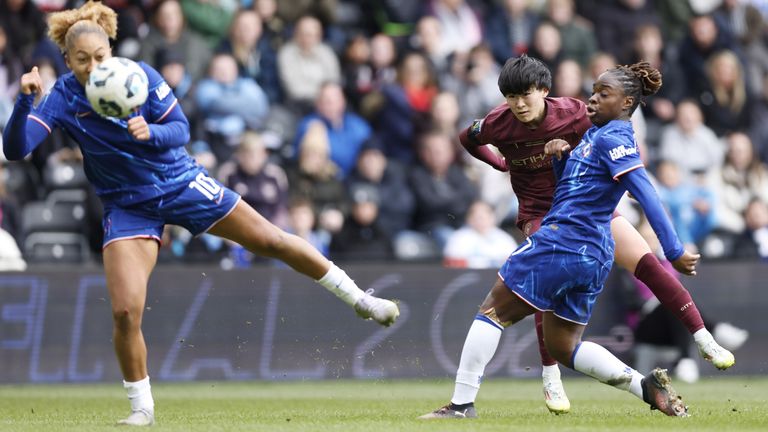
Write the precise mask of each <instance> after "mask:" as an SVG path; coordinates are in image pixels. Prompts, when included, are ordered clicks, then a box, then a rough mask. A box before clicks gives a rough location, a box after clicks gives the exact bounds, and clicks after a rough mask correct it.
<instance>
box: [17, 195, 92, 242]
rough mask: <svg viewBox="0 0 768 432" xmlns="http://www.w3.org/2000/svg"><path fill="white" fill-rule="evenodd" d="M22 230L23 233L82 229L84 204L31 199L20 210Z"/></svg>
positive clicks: (79, 230) (79, 231)
mask: <svg viewBox="0 0 768 432" xmlns="http://www.w3.org/2000/svg"><path fill="white" fill-rule="evenodd" d="M22 214H23V221H22V231H23V232H24V234H25V235H29V234H31V233H33V232H72V233H81V232H83V230H84V228H85V227H84V225H83V224H84V221H85V206H84V204H82V203H73V202H68V201H55V202H53V203H51V202H50V201H32V202H29V203H27V204H26V205H24V208H23V210H22Z"/></svg>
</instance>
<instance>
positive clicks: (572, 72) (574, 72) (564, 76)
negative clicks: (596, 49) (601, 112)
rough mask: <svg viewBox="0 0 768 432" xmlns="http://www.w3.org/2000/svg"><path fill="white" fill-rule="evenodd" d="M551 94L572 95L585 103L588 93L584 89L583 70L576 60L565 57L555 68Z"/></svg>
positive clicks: (557, 95)
mask: <svg viewBox="0 0 768 432" xmlns="http://www.w3.org/2000/svg"><path fill="white" fill-rule="evenodd" d="M552 84H553V86H552V87H553V89H552V93H551V94H552V96H556V97H572V98H574V99H579V100H580V101H582V102H584V103H586V102H587V99H589V95H590V94H589V93H587V92H586V91H584V72H583V71H582V69H581V66H579V63H578V62H577V61H576V60H571V59H566V60H563V61H562V62H560V64H559V65H558V66H557V69H555V76H554V77H553V80H552Z"/></svg>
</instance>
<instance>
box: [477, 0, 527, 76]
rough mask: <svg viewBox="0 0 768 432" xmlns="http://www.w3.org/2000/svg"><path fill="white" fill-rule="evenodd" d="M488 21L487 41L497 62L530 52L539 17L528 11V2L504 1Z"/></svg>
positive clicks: (492, 12) (501, 62)
mask: <svg viewBox="0 0 768 432" xmlns="http://www.w3.org/2000/svg"><path fill="white" fill-rule="evenodd" d="M501 3H502V4H501V5H500V6H497V8H496V9H494V10H492V11H491V12H490V13H489V14H488V17H487V19H486V23H485V25H486V37H485V39H486V40H487V41H488V43H489V44H490V45H491V51H492V52H493V56H494V57H495V58H496V62H497V63H499V64H504V62H506V61H507V59H508V58H510V57H517V56H519V55H520V54H524V53H526V52H528V48H529V46H530V45H531V41H532V40H533V31H534V30H535V29H536V27H537V26H538V24H539V17H538V15H536V14H535V13H534V12H532V11H530V10H528V1H527V0H503V2H501Z"/></svg>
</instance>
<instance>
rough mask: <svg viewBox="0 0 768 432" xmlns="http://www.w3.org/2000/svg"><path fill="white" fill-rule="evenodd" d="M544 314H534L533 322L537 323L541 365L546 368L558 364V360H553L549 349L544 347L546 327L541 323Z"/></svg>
mask: <svg viewBox="0 0 768 432" xmlns="http://www.w3.org/2000/svg"><path fill="white" fill-rule="evenodd" d="M542 316H543V314H542V313H541V312H536V313H535V314H533V320H534V322H536V337H537V338H538V340H539V355H541V364H542V365H544V366H552V365H556V364H557V360H555V359H554V358H552V356H551V355H549V351H547V347H546V346H544V325H543V324H542V323H541V319H542Z"/></svg>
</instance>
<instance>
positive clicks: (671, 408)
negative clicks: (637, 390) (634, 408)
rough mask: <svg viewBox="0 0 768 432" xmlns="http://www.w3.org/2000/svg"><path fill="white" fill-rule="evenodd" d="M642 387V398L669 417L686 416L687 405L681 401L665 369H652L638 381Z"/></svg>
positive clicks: (652, 407)
mask: <svg viewBox="0 0 768 432" xmlns="http://www.w3.org/2000/svg"><path fill="white" fill-rule="evenodd" d="M640 384H641V386H642V388H643V400H644V401H645V402H646V403H647V404H648V405H650V406H651V409H652V410H654V409H657V410H659V411H661V412H663V413H664V414H666V415H668V416H670V417H687V416H688V407H687V406H685V404H684V403H683V398H682V397H680V396H679V395H678V394H677V392H676V391H675V389H674V388H672V380H670V379H669V375H667V370H666V369H659V368H656V369H654V370H652V371H651V372H650V373H649V374H648V375H646V376H645V378H643V379H642V381H641V382H640Z"/></svg>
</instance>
